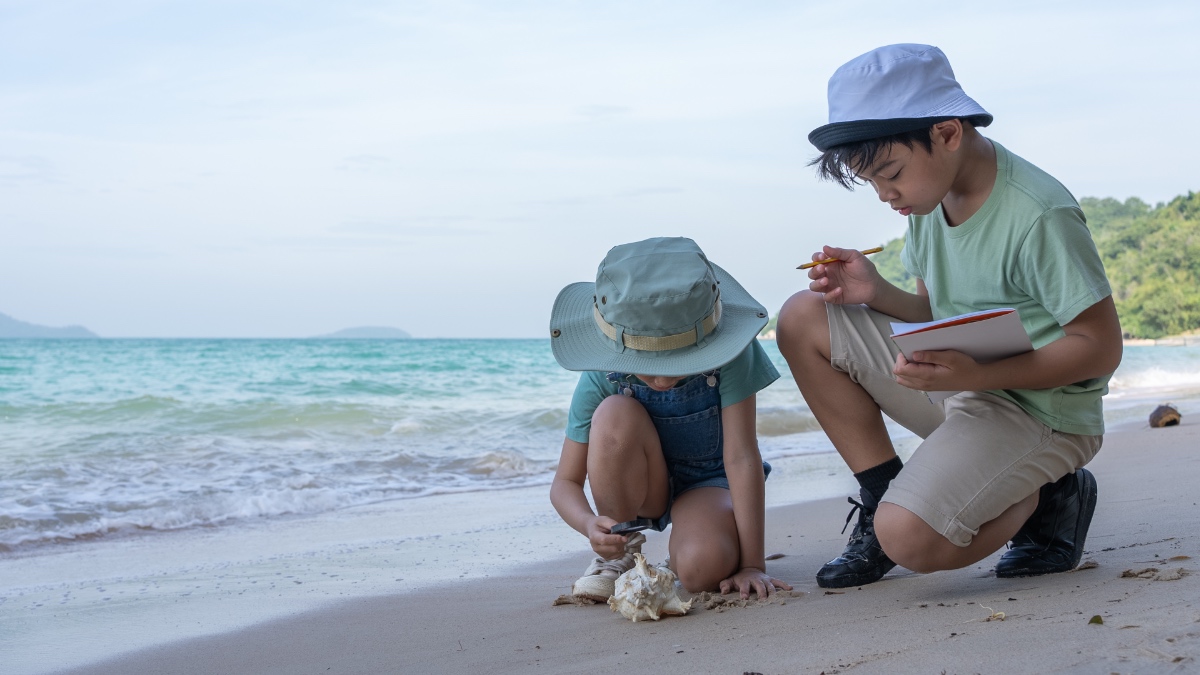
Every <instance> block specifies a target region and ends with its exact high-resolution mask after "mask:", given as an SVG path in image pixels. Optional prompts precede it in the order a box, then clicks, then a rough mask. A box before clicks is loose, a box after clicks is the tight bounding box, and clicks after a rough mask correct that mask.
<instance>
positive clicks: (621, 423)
mask: <svg viewBox="0 0 1200 675" xmlns="http://www.w3.org/2000/svg"><path fill="white" fill-rule="evenodd" d="M647 424H649V425H651V427H650V429H652V428H653V422H651V421H650V417H649V415H648V414H647V413H646V409H645V408H643V407H642V404H641V403H638V402H637V401H636V400H634V399H632V398H630V397H628V396H621V395H616V396H609V397H607V398H605V399H604V400H603V401H601V402H600V405H598V406H596V411H595V412H594V413H593V414H592V428H591V431H590V432H589V434H588V444H589V445H590V446H591V447H593V448H604V450H605V452H606V453H607V454H609V455H610V456H611V455H612V454H613V453H618V454H619V453H621V452H633V451H635V450H636V451H637V452H642V446H643V444H644V442H645V440H646V439H645V434H646V432H647V431H649V430H650V429H647V427H646V425H647Z"/></svg>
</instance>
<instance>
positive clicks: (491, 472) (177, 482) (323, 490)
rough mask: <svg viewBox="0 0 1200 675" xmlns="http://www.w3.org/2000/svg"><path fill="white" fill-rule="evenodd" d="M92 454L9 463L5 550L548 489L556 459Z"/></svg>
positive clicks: (224, 442)
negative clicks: (448, 496) (453, 495)
mask: <svg viewBox="0 0 1200 675" xmlns="http://www.w3.org/2000/svg"><path fill="white" fill-rule="evenodd" d="M87 454H88V456H87V457H86V458H81V457H79V456H78V455H77V454H75V453H67V454H65V455H64V456H61V457H60V458H59V459H58V460H56V461H45V460H43V461H41V462H37V463H21V462H9V463H8V465H7V466H6V467H5V468H6V469H7V471H5V472H4V473H3V475H0V551H15V550H18V549H21V548H24V547H27V546H34V545H40V544H46V543H51V542H56V541H78V540H81V539H90V538H96V537H105V536H112V535H126V534H130V533H135V532H145V531H169V530H178V529H184V528H192V527H212V526H220V525H225V524H228V523H232V522H236V521H242V520H246V519H255V518H272V517H280V516H288V515H305V514H314V513H322V512H327V511H332V510H338V509H343V508H348V507H353V506H360V505H365V504H372V503H378V502H381V501H389V500H395V499H407V498H416V497H425V496H430V495H434V494H443V493H448V492H465V491H481V490H495V489H507V488H512V487H519V486H524V485H531V484H541V483H547V482H549V480H550V476H551V473H552V471H553V469H554V462H555V461H556V457H554V458H553V459H552V458H551V457H549V456H548V457H542V458H537V457H530V456H527V455H525V454H523V453H521V452H519V451H516V450H512V449H491V450H483V451H479V452H477V453H475V454H472V455H465V456H457V457H447V456H444V455H441V456H439V455H436V454H431V453H428V452H414V451H410V450H404V449H398V448H396V447H395V446H394V444H389V443H386V442H378V441H376V442H363V443H360V444H358V445H357V447H351V448H347V447H345V446H343V445H341V444H340V443H337V442H335V441H329V440H327V439H325V440H323V439H312V438H305V439H296V440H292V441H285V442H277V443H273V444H270V445H263V444H255V443H248V442H246V441H244V440H241V439H194V438H193V439H189V438H178V437H175V438H163V437H150V438H136V437H128V436H124V437H108V438H105V439H102V440H100V441H98V442H97V444H96V446H95V447H93V448H91V449H90V451H89V452H88V453H87Z"/></svg>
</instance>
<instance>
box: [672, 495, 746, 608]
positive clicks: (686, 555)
mask: <svg viewBox="0 0 1200 675" xmlns="http://www.w3.org/2000/svg"><path fill="white" fill-rule="evenodd" d="M671 527H672V529H671V543H670V551H671V567H672V569H674V571H675V574H676V575H678V577H679V581H680V582H681V583H682V584H683V587H684V588H686V589H687V590H688V592H690V593H699V592H700V591H714V590H717V588H718V586H719V585H720V583H721V582H722V581H723V580H725V579H727V578H729V577H730V576H731V575H733V574H734V573H735V572H737V571H738V568H739V565H738V563H739V562H740V559H741V543H740V539H739V538H738V531H737V524H736V522H735V521H734V518H733V500H732V499H731V498H730V496H729V490H727V489H725V488H721V487H700V488H695V489H692V490H688V491H687V492H684V493H683V494H682V495H680V496H679V497H678V498H677V499H676V500H675V502H674V503H673V504H671Z"/></svg>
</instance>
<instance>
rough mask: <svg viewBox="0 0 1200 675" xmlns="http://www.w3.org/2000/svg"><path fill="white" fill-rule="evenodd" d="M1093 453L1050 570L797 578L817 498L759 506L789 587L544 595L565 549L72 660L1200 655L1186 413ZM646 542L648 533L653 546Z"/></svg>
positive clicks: (98, 668)
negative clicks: (834, 588) (655, 603)
mask: <svg viewBox="0 0 1200 675" xmlns="http://www.w3.org/2000/svg"><path fill="white" fill-rule="evenodd" d="M1091 468H1092V470H1093V471H1094V472H1095V474H1096V476H1097V478H1098V480H1099V486H1100V488H1099V489H1100V492H1099V496H1100V497H1099V505H1098V507H1097V510H1096V516H1095V520H1094V521H1093V523H1092V528H1091V533H1090V536H1089V537H1088V541H1087V553H1086V554H1085V556H1084V559H1085V561H1090V562H1086V564H1085V565H1084V568H1081V569H1079V570H1077V571H1075V572H1071V573H1067V574H1057V575H1050V576H1047V577H1039V578H1027V579H1011V580H1010V579H997V578H996V577H995V575H994V574H993V572H992V569H991V568H992V564H994V562H995V558H996V556H993V557H992V558H990V559H988V560H985V561H983V562H982V563H980V564H979V565H976V566H972V567H970V568H967V569H962V570H957V571H951V572H940V573H937V574H928V575H921V574H914V573H911V572H908V571H905V570H903V569H897V570H895V571H893V572H892V573H891V574H889V575H888V576H887V577H886V578H885V579H884V580H883V581H881V582H879V583H876V584H873V585H869V586H864V587H861V588H852V589H846V590H845V592H841V593H829V592H826V591H824V590H823V589H820V588H818V587H817V585H816V583H815V581H814V580H813V575H814V573H815V572H816V570H817V568H818V567H820V565H821V564H822V563H823V562H824V561H825V560H827V559H828V558H830V557H833V556H834V555H836V554H837V553H838V552H839V551H840V550H841V547H842V544H843V543H844V540H845V537H844V535H841V534H840V533H839V531H838V530H839V529H840V527H841V524H842V521H843V519H844V518H845V514H846V511H847V506H848V505H847V504H846V502H845V501H844V500H836V499H834V500H824V501H820V502H811V503H806V504H799V505H794V506H786V507H779V508H774V509H771V510H770V511H769V513H768V519H767V544H768V545H767V549H768V551H769V552H771V553H781V554H783V557H782V558H779V559H776V560H773V561H772V562H770V563H768V564H769V566H770V567H769V569H770V572H771V573H772V574H774V575H775V576H778V577H780V578H783V579H785V580H788V581H789V582H791V583H792V584H793V585H794V586H795V591H794V592H792V593H790V594H783V595H781V596H779V597H777V598H775V599H773V600H771V601H770V602H766V603H760V602H754V603H749V604H747V605H746V606H744V607H743V606H738V605H739V604H740V603H737V602H733V603H727V604H724V605H719V604H717V603H712V602H710V603H707V604H708V605H710V606H711V608H706V607H705V606H704V605H703V603H697V605H698V606H697V608H696V609H693V610H692V612H691V613H690V614H688V615H687V616H684V617H672V618H665V619H663V620H662V621H659V622H642V623H632V622H629V621H626V620H624V619H622V618H620V617H619V616H618V615H616V614H613V613H612V612H610V610H609V608H608V607H607V606H605V605H594V606H586V607H579V606H572V605H564V606H553V604H552V603H553V601H554V600H555V599H556V598H557V597H558V596H560V595H561V594H563V593H566V592H568V591H569V588H570V584H571V582H572V581H573V580H574V578H575V577H576V576H577V575H578V574H579V573H580V572H581V571H582V570H583V568H584V567H585V566H586V564H587V560H588V554H587V552H586V551H584V550H580V552H579V554H578V555H576V556H572V557H570V558H567V559H563V560H558V561H553V562H545V563H540V564H537V565H533V566H529V567H528V568H527V569H526V570H525V571H524V572H523V573H521V574H518V575H514V576H508V577H503V578H491V579H482V580H471V581H466V582H462V583H456V584H451V585H447V586H440V587H434V588H429V589H426V590H420V591H417V592H414V593H409V594H403V595H395V596H388V597H376V598H368V599H356V600H350V601H346V602H344V603H342V604H338V605H333V606H330V607H327V608H324V609H321V610H318V611H313V612H309V613H304V614H301V615H298V616H294V617H291V618H287V619H283V620H276V621H271V622H268V623H263V624H259V625H256V626H253V627H250V628H246V629H242V630H238V631H235V632H232V633H227V634H219V635H215V636H209V637H203V638H196V639H192V640H187V641H182V642H175V643H171V644H168V645H165V646H161V647H155V648H151V649H148V650H144V651H140V652H135V653H133V654H130V655H125V656H121V657H118V658H116V659H113V660H111V661H108V662H104V663H100V664H95V665H92V666H89V667H87V668H83V669H80V670H78V671H72V672H86V673H121V674H125V673H211V672H223V673H385V672H386V673H392V672H395V673H529V672H545V673H597V672H643V671H644V672H652V673H764V674H767V673H822V672H823V673H829V674H832V673H856V674H858V673H864V674H865V673H942V672H945V673H1045V672H1054V673H1174V672H1180V673H1184V672H1197V671H1200V663H1198V662H1197V659H1200V603H1198V600H1200V574H1197V572H1200V536H1198V531H1200V528H1198V526H1197V514H1198V513H1200V512H1198V510H1197V507H1196V504H1197V502H1198V501H1200V495H1198V490H1200V488H1198V487H1197V485H1198V484H1200V425H1197V424H1196V423H1194V422H1191V421H1189V420H1187V419H1185V420H1184V424H1183V425H1182V426H1177V427H1169V428H1165V429H1150V428H1149V427H1144V428H1142V429H1138V430H1130V431H1122V432H1118V433H1110V434H1109V435H1108V437H1107V439H1106V442H1105V447H1104V449H1103V450H1102V451H1101V453H1100V455H1099V456H1098V457H1097V459H1096V460H1095V461H1094V462H1093V463H1092V465H1091ZM663 539H664V537H661V536H660V537H657V538H656V539H653V540H652V541H651V543H650V544H649V545H648V546H647V554H648V557H649V558H650V559H651V560H661V559H662V556H663V554H664V551H665V542H664V541H663ZM1150 570H1153V571H1150ZM1001 615H1002V616H1003V618H1002V619H1001ZM1094 617H1099V619H1098V620H1097V619H1095V618H1094ZM989 619H990V620H989ZM1101 621H1102V623H1100V622H1101Z"/></svg>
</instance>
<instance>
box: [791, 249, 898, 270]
mask: <svg viewBox="0 0 1200 675" xmlns="http://www.w3.org/2000/svg"><path fill="white" fill-rule="evenodd" d="M882 250H883V247H882V246H876V247H875V248H868V249H866V250H865V251H859V253H861V254H863V255H871V254H872V253H879V252H880V251H882ZM835 262H842V259H841V258H825V259H824V260H814V261H812V262H806V263H804V264H803V265H800V266H799V267H797V268H796V269H798V270H806V269H808V268H810V267H816V266H817V265H828V264H829V263H835Z"/></svg>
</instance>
